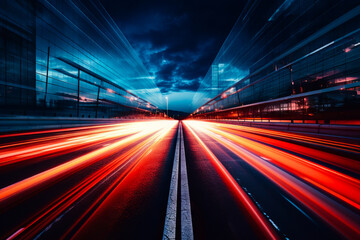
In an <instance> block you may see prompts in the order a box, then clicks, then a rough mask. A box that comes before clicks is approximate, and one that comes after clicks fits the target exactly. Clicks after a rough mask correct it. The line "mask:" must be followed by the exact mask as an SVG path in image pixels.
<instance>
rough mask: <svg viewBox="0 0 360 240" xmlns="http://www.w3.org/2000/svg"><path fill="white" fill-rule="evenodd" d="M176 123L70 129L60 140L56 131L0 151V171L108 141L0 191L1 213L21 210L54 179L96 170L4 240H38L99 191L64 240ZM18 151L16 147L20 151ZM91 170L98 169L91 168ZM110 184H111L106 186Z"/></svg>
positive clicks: (28, 217) (130, 124)
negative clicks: (89, 168) (18, 206)
mask: <svg viewBox="0 0 360 240" xmlns="http://www.w3.org/2000/svg"><path fill="white" fill-rule="evenodd" d="M177 123H178V122H177V121H168V120H161V121H144V122H132V123H130V122H129V123H119V124H113V125H107V126H98V127H82V128H76V129H75V128H73V129H72V130H71V131H70V130H69V129H66V130H65V131H64V132H65V133H64V134H61V132H62V131H61V130H57V132H58V133H60V134H59V135H56V136H45V137H40V138H36V139H31V140H25V141H22V142H12V143H9V144H4V145H2V146H1V147H3V149H4V151H2V152H1V155H0V159H2V160H3V161H4V162H5V163H4V164H3V165H2V166H4V165H6V164H9V162H10V161H12V160H13V161H17V160H19V159H21V160H22V161H23V160H24V159H25V158H26V159H29V160H27V161H30V162H31V161H32V160H35V159H36V157H38V156H47V155H49V154H50V155H51V156H54V153H58V154H59V155H61V154H63V153H64V151H65V150H66V149H67V147H71V149H72V150H74V149H78V148H79V146H83V145H86V146H89V144H90V143H94V144H95V143H99V142H100V143H101V142H105V141H109V140H112V141H111V142H110V143H109V144H105V145H104V144H101V145H100V147H99V145H94V147H96V148H97V149H95V150H92V151H90V152H87V153H85V154H82V155H81V156H79V157H76V158H73V159H69V160H68V161H66V162H65V163H61V164H59V165H58V166H55V167H51V168H49V169H47V170H45V171H41V172H39V173H37V174H35V175H33V176H30V177H28V178H25V179H23V180H20V181H18V182H15V183H13V184H11V185H9V186H6V187H4V188H2V189H0V206H1V209H3V210H5V207H6V206H10V207H12V206H13V205H19V204H22V202H24V201H26V200H27V198H30V197H31V196H33V195H34V194H35V193H38V192H40V191H43V190H45V189H47V188H50V187H51V186H52V185H54V184H56V183H57V182H58V181H59V180H60V179H64V178H70V177H71V176H74V175H75V174H76V173H78V172H80V171H81V170H82V169H85V168H87V167H88V166H89V167H91V168H95V169H96V171H92V170H90V172H89V174H87V175H85V177H84V178H82V179H81V181H79V182H77V183H76V184H75V185H73V186H72V187H71V188H69V189H67V190H66V191H65V192H64V193H61V192H59V196H58V197H57V198H55V199H54V200H52V201H51V202H49V203H48V204H46V205H45V206H43V207H42V208H41V209H38V210H37V211H36V212H35V213H34V214H33V215H32V216H27V218H26V219H22V220H21V222H22V223H21V224H20V226H19V225H16V226H13V227H12V228H13V229H12V230H11V232H8V233H7V234H6V236H7V237H9V236H10V239H12V238H15V237H16V238H19V239H29V238H38V237H39V236H41V235H42V234H44V232H46V231H47V230H48V229H50V228H51V226H52V224H53V223H54V222H57V221H59V220H60V219H61V218H62V216H63V215H64V214H66V213H67V212H68V211H70V210H71V209H72V208H73V207H74V205H76V203H77V202H79V201H80V200H81V199H84V197H86V196H87V195H88V194H90V193H91V192H94V191H95V190H96V189H98V188H100V187H102V188H105V190H102V192H101V193H100V194H97V195H96V199H93V200H92V202H93V203H92V204H91V206H90V207H89V208H87V210H86V211H85V212H84V213H83V214H82V217H78V218H77V220H76V222H75V223H74V225H73V226H70V227H69V228H68V229H69V230H68V232H67V234H68V233H69V232H71V231H72V229H74V227H75V226H77V225H78V224H79V222H81V221H82V219H84V218H85V216H86V215H87V214H89V212H90V213H91V211H93V209H94V208H96V206H97V205H98V204H99V203H101V201H103V199H104V198H106V196H107V195H108V194H109V193H110V192H111V191H112V189H113V188H114V187H115V186H116V185H117V184H118V183H119V182H120V181H121V180H122V179H123V178H124V177H126V176H127V175H128V174H129V173H130V172H132V171H133V168H134V167H135V166H136V165H137V164H138V163H139V161H141V159H142V158H144V157H146V156H147V155H148V154H150V153H151V152H152V150H153V147H154V146H155V145H156V144H157V145H158V144H159V143H161V141H162V139H163V138H164V136H166V135H168V134H169V131H170V130H172V129H174V127H175V126H176V125H177ZM74 131H75V132H74ZM39 133H40V132H39ZM44 133H47V131H44ZM11 137H13V136H11ZM117 139H119V140H117ZM19 146H21V148H20V149H19ZM15 153H17V155H16V154H15ZM111 156H116V157H115V158H113V159H112V160H111V161H108V162H106V161H105V164H101V163H100V162H101V161H104V160H106V159H107V158H109V157H111ZM99 164H100V165H99ZM96 165H98V166H100V167H96ZM0 166H1V165H0ZM111 179H114V180H112V181H110V180H111ZM105 182H106V184H104V183H105ZM45 194H46V193H45ZM15 207H16V206H15ZM3 210H2V211H3ZM24 217H25V216H24ZM85 220H86V219H85ZM75 230H76V228H75ZM8 231H9V230H8Z"/></svg>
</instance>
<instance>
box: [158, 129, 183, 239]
mask: <svg viewBox="0 0 360 240" xmlns="http://www.w3.org/2000/svg"><path fill="white" fill-rule="evenodd" d="M179 148H180V124H179V126H178V133H177V140H176V147H175V156H174V163H173V169H172V174H171V182H170V191H169V198H168V204H167V209H166V217H165V226H164V232H163V238H162V239H163V240H167V239H171V240H173V239H175V236H176V211H177V195H178V182H179Z"/></svg>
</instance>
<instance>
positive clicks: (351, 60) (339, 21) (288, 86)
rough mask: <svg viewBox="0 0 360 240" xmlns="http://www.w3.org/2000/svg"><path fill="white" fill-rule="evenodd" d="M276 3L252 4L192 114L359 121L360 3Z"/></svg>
mask: <svg viewBox="0 0 360 240" xmlns="http://www.w3.org/2000/svg"><path fill="white" fill-rule="evenodd" d="M273 2H274V4H273V5H269V6H271V7H267V8H263V7H262V6H261V3H260V2H259V1H254V2H253V1H249V2H248V5H247V6H246V7H245V9H244V10H243V12H242V13H241V15H240V17H239V18H238V20H237V22H236V24H235V26H234V27H233V29H232V31H231V33H230V34H229V36H228V37H227V39H226V41H225V42H224V44H223V46H222V48H221V49H220V51H219V53H218V55H217V57H216V59H215V60H214V62H213V64H212V66H211V68H210V69H209V72H208V73H207V75H206V76H205V79H204V81H203V83H202V85H201V86H200V89H199V90H198V92H197V93H196V95H195V96H194V98H193V105H194V106H196V108H197V109H196V110H195V112H194V113H193V114H192V116H193V117H194V118H205V119H234V120H243V121H265V122H269V121H274V122H275V121H280V122H281V121H283V122H295V123H296V122H298V123H334V124H336V123H339V124H359V120H360V111H359V109H360V80H359V79H360V24H359V23H360V5H359V3H358V2H357V1H338V0H330V1H328V0H321V1H308V0H305V1H293V0H285V1H283V0H282V1H273ZM267 5H268V4H267Z"/></svg>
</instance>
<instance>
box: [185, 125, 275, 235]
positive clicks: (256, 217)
mask: <svg viewBox="0 0 360 240" xmlns="http://www.w3.org/2000/svg"><path fill="white" fill-rule="evenodd" d="M184 125H185V126H186V127H189V126H188V122H187V121H186V122H185V124H184ZM189 125H191V124H189ZM189 130H190V131H191V133H192V134H193V135H194V137H195V138H196V139H197V141H198V142H199V143H200V145H201V146H202V147H203V148H204V150H205V152H206V154H207V155H208V157H209V159H210V160H211V162H212V164H213V165H214V167H215V169H216V171H217V172H218V173H219V175H220V176H221V177H222V178H223V180H224V182H225V183H226V184H227V185H228V187H229V188H230V190H231V191H232V192H233V194H234V196H235V197H237V199H238V201H239V204H240V205H242V206H243V207H244V208H245V210H246V211H247V213H248V214H249V216H250V218H249V220H251V221H254V224H255V227H257V228H258V230H260V231H261V235H262V237H265V238H266V239H278V237H277V235H276V232H275V230H274V229H273V227H272V226H271V225H270V223H269V222H268V221H267V220H266V219H265V217H264V216H263V214H262V213H261V212H260V211H259V209H258V208H257V207H256V205H255V204H254V203H253V202H252V201H251V199H250V197H249V196H248V195H247V194H246V193H245V192H244V190H242V189H241V187H240V186H239V185H238V184H237V183H236V181H235V180H234V178H233V177H232V176H231V175H230V173H229V172H228V171H227V170H226V169H225V167H224V166H223V165H222V164H221V162H220V161H219V160H218V159H217V158H216V156H215V155H214V154H213V153H212V152H211V151H210V149H209V148H208V147H207V146H206V145H205V143H204V142H203V141H202V140H201V139H200V138H199V136H198V135H197V134H196V133H195V132H194V131H193V129H191V128H189Z"/></svg>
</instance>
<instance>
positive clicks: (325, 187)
mask: <svg viewBox="0 0 360 240" xmlns="http://www.w3.org/2000/svg"><path fill="white" fill-rule="evenodd" d="M185 125H186V126H188V127H189V129H190V132H191V133H192V134H193V135H194V136H195V138H197V139H198V141H199V142H200V144H201V145H202V146H203V147H204V148H206V151H207V152H208V154H209V156H211V157H210V158H211V159H212V161H214V159H216V157H215V156H214V155H213V154H212V153H211V150H210V149H209V148H208V147H207V146H206V144H205V143H206V141H205V143H204V141H202V140H201V139H200V138H199V136H203V137H204V136H207V137H210V138H211V139H213V140H214V141H215V142H216V143H218V144H220V145H222V146H223V147H225V148H227V149H228V150H230V151H231V152H233V153H234V154H235V155H237V156H238V157H240V158H241V159H243V160H244V161H246V162H247V163H248V164H250V165H251V166H252V167H253V168H255V169H256V170H257V171H259V172H260V173H261V174H263V175H264V176H266V177H267V178H268V179H269V180H271V181H272V182H274V183H275V184H276V185H278V186H280V187H281V188H282V189H283V190H285V191H286V192H287V193H288V194H290V195H291V196H292V197H293V198H295V199H297V201H299V202H301V203H302V205H303V206H306V208H307V209H308V210H310V211H312V212H313V213H314V214H315V215H318V216H319V217H320V218H322V219H323V220H324V221H325V222H327V223H328V224H329V225H330V226H331V227H332V228H333V229H336V230H337V231H338V232H339V233H340V234H342V235H343V236H345V237H347V238H351V239H355V238H356V237H358V236H359V234H360V216H359V214H358V212H359V209H360V191H359V188H360V181H359V180H358V179H357V178H354V177H352V176H349V175H346V174H344V173H343V172H340V170H341V169H338V170H339V171H338V170H336V169H337V168H335V167H333V166H331V165H330V163H331V162H332V161H336V157H338V159H339V161H342V160H344V159H346V160H347V161H348V163H355V162H356V158H354V159H350V158H345V157H341V156H337V155H336V153H331V154H329V153H327V152H324V151H320V150H313V149H311V146H312V144H314V145H316V146H318V145H326V147H327V148H328V149H329V148H331V149H332V150H334V151H335V152H336V151H339V150H340V149H341V152H340V154H341V153H344V152H347V153H349V154H350V155H352V156H354V157H358V156H359V155H358V154H359V146H358V145H357V144H354V143H344V142H336V141H335V140H325V139H321V138H316V137H307V136H303V135H300V134H295V133H285V132H278V131H270V130H264V129H254V128H246V127H238V126H234V125H230V124H217V123H211V122H203V121H185ZM249 132H250V133H257V134H256V135H255V134H250V133H249ZM198 135H199V136H198ZM274 136H277V137H278V136H281V137H283V138H284V139H285V141H286V140H289V139H295V140H298V141H301V142H302V143H306V144H308V146H310V147H302V146H299V147H300V148H297V146H298V145H296V144H288V145H287V144H286V142H283V140H282V139H280V140H279V139H273V137H274ZM284 145H285V146H284ZM302 151H306V152H302ZM321 153H324V157H321ZM299 154H301V155H302V156H304V157H302V156H301V155H300V156H299ZM316 156H317V157H319V159H317V158H315V157H316ZM329 156H330V157H331V158H333V159H332V160H331V161H326V159H327V157H329ZM324 161H326V163H327V165H322V164H320V163H321V162H324ZM214 162H215V161H214ZM218 164H220V162H219V163H218ZM355 165H356V164H355ZM221 166H222V165H221ZM339 166H341V163H338V164H336V167H339ZM348 167H350V165H348ZM222 168H224V167H223V166H222ZM224 171H226V170H225V169H224ZM355 172H357V171H355ZM226 173H227V174H229V173H228V172H226ZM234 184H236V185H237V188H239V189H240V186H239V185H238V184H237V183H236V182H234Z"/></svg>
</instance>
